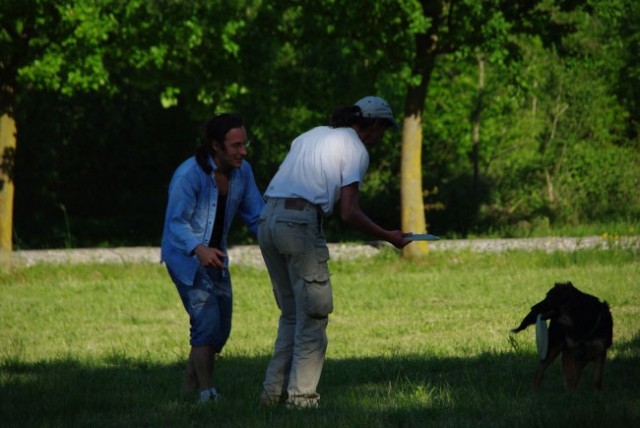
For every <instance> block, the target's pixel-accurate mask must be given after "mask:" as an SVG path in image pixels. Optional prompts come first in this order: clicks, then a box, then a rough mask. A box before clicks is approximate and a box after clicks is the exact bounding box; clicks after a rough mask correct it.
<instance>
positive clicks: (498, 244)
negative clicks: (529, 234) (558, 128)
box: [13, 236, 640, 268]
mask: <svg viewBox="0 0 640 428" xmlns="http://www.w3.org/2000/svg"><path fill="white" fill-rule="evenodd" d="M381 245H388V244H386V243H382V244H380V243H373V244H368V245H356V244H329V251H330V252H331V258H332V259H333V260H346V259H353V258H357V257H369V256H372V255H374V254H376V253H377V252H378V251H380V250H379V248H380V246H381ZM612 246H615V247H632V248H636V249H640V237H627V238H624V237H623V238H620V237H618V238H615V239H612V238H604V237H599V236H591V237H583V238H527V239H451V240H447V239H444V240H440V241H434V242H430V243H429V249H430V250H431V251H474V252H497V251H506V250H516V249H517V250H525V251H534V250H541V251H546V252H552V251H574V250H579V249H585V248H595V249H602V250H606V249H609V248H611V247H612ZM228 253H229V258H230V261H231V263H232V264H237V265H250V266H255V267H259V268H263V267H264V263H263V261H262V256H261V255H260V249H259V248H258V247H257V246H255V245H238V246H234V247H232V248H230V249H229V251H228ZM13 261H14V266H15V265H19V266H32V265H34V264H37V263H159V262H160V249H159V248H158V247H118V248H86V249H62V250H24V251H15V252H14V253H13Z"/></svg>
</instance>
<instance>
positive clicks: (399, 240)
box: [387, 230, 411, 248]
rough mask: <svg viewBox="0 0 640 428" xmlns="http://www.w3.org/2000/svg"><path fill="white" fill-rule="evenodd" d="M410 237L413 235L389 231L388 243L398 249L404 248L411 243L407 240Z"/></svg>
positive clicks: (399, 231)
mask: <svg viewBox="0 0 640 428" xmlns="http://www.w3.org/2000/svg"><path fill="white" fill-rule="evenodd" d="M408 236H411V233H406V232H403V231H401V230H391V231H389V236H388V238H387V241H388V242H389V243H390V244H392V245H393V246H394V247H396V248H404V247H405V246H406V245H407V244H408V243H409V242H411V241H410V240H408V239H407V237H408Z"/></svg>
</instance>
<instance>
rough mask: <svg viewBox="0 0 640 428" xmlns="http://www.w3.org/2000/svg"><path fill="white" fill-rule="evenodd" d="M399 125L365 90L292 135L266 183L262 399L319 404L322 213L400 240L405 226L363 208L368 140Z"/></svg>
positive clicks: (324, 276) (327, 291)
mask: <svg viewBox="0 0 640 428" xmlns="http://www.w3.org/2000/svg"><path fill="white" fill-rule="evenodd" d="M389 128H398V124H397V123H396V121H395V119H394V117H393V113H392V111H391V107H389V104H388V103H387V102H386V101H385V100H383V99H382V98H379V97H375V96H369V97H365V98H363V99H361V100H359V101H358V102H356V103H355V104H354V105H352V106H347V107H341V108H338V109H336V110H335V111H334V112H333V115H332V116H331V126H319V127H316V128H313V129H311V130H309V131H307V132H305V133H304V134H302V135H300V136H299V137H297V138H296V139H295V140H294V141H293V143H292V144H291V149H290V151H289V153H288V154H287V156H286V158H285V159H284V161H283V162H282V164H281V165H280V168H279V169H278V172H277V173H276V175H275V176H274V177H273V179H272V181H271V183H270V184H269V186H268V188H267V190H266V192H265V198H266V199H267V203H266V206H265V209H264V211H263V213H262V215H261V217H260V226H259V229H258V240H259V243H260V249H261V251H262V256H263V258H264V261H265V264H266V265H267V269H268V270H269V276H270V277H271V283H272V285H273V292H274V295H275V299H276V303H277V304H278V307H279V309H280V312H281V313H280V320H279V325H278V335H277V338H276V341H275V347H274V354H273V357H272V359H271V361H270V362H269V365H268V367H267V372H266V376H265V380H264V384H263V391H262V394H261V397H260V398H261V403H262V404H265V405H269V404H276V403H280V402H286V404H287V406H291V407H317V405H318V401H319V399H320V395H319V394H318V393H317V391H316V387H317V385H318V382H319V380H320V374H321V372H322V366H323V363H324V357H325V352H326V349H327V336H326V327H327V323H328V316H329V314H330V313H331V312H332V311H333V292H332V288H331V282H330V279H329V270H328V267H327V261H328V260H329V250H328V248H327V242H326V239H325V237H324V232H323V230H322V217H323V215H325V214H331V213H332V212H333V209H334V205H335V206H336V209H338V210H339V213H340V217H341V218H342V220H343V221H344V222H345V223H347V224H348V225H350V226H351V227H354V228H356V229H358V230H361V231H363V232H366V233H369V234H371V235H373V236H375V237H377V238H379V239H381V240H385V241H387V242H389V243H391V244H393V245H394V246H395V247H397V248H402V247H404V246H405V245H406V244H407V243H408V242H409V241H408V240H407V239H406V236H407V235H410V234H409V233H405V232H402V231H400V230H387V229H384V228H383V227H381V226H379V225H378V224H377V223H375V222H374V221H373V220H371V219H370V218H369V216H367V214H365V213H364V212H363V211H362V209H361V208H360V203H359V197H360V190H359V189H360V184H361V183H362V179H363V177H364V174H365V172H366V171H367V167H368V166H369V153H368V151H367V147H372V146H374V145H375V144H376V143H378V142H379V141H380V140H381V139H382V137H383V136H384V133H385V132H386V131H387V130H388V129H389Z"/></svg>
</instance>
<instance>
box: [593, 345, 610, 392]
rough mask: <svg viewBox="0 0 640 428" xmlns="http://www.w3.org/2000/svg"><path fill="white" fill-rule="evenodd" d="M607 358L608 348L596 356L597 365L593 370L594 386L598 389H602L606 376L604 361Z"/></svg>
mask: <svg viewBox="0 0 640 428" xmlns="http://www.w3.org/2000/svg"><path fill="white" fill-rule="evenodd" d="M606 359H607V350H606V349H605V350H604V351H603V352H602V353H601V354H600V355H598V357H597V358H596V361H595V363H596V367H595V369H594V370H593V386H594V387H595V388H596V390H598V391H602V382H603V378H604V362H605V360H606Z"/></svg>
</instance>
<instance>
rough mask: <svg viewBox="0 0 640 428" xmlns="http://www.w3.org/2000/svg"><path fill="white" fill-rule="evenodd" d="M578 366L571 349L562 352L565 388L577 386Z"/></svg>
mask: <svg viewBox="0 0 640 428" xmlns="http://www.w3.org/2000/svg"><path fill="white" fill-rule="evenodd" d="M579 370H580V367H578V364H576V359H575V357H574V355H573V353H572V352H571V350H568V349H567V350H565V352H563V353H562V372H563V374H564V384H565V386H566V387H567V389H576V387H577V386H578V372H579Z"/></svg>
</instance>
